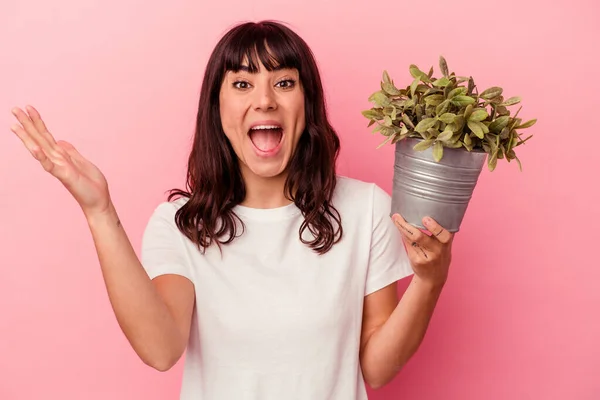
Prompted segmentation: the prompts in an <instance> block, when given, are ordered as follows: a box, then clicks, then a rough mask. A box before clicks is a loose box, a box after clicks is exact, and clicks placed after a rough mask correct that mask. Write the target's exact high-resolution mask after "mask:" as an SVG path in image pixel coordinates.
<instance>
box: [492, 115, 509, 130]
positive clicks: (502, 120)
mask: <svg viewBox="0 0 600 400" xmlns="http://www.w3.org/2000/svg"><path fill="white" fill-rule="evenodd" d="M509 120H510V117H509V116H508V115H503V116H501V117H499V118H498V119H496V120H494V121H492V123H491V124H490V125H489V128H490V131H492V132H494V133H500V132H502V129H504V128H506V126H507V125H508V122H509Z"/></svg>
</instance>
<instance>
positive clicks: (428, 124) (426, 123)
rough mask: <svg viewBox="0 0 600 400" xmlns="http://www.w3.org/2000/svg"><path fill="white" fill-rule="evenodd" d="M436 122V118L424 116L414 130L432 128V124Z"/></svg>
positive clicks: (422, 130) (420, 131) (421, 130)
mask: <svg viewBox="0 0 600 400" xmlns="http://www.w3.org/2000/svg"><path fill="white" fill-rule="evenodd" d="M436 122H437V119H436V118H424V119H422V120H421V121H419V123H418V124H417V126H415V131H417V132H419V133H423V132H425V131H426V130H427V129H429V128H433V126H434V125H435V123H436Z"/></svg>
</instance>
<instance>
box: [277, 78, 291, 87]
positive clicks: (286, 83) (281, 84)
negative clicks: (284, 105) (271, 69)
mask: <svg viewBox="0 0 600 400" xmlns="http://www.w3.org/2000/svg"><path fill="white" fill-rule="evenodd" d="M295 85H296V81H295V80H293V79H284V80H282V81H279V82H277V84H276V85H275V86H278V87H280V88H284V89H291V88H293V87H294V86H295Z"/></svg>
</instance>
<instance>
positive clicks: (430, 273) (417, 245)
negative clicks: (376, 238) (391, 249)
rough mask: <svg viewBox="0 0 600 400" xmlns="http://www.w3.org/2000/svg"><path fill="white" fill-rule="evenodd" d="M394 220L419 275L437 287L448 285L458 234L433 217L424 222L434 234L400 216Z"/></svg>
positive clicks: (396, 216)
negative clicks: (448, 229) (451, 231)
mask: <svg viewBox="0 0 600 400" xmlns="http://www.w3.org/2000/svg"><path fill="white" fill-rule="evenodd" d="M392 219H393V221H394V223H395V224H396V226H397V227H398V229H399V230H400V232H401V233H402V240H403V241H404V244H405V245H406V246H405V247H406V250H407V253H408V257H409V259H410V263H411V265H412V267H413V270H414V271H415V274H416V275H417V276H418V277H419V278H420V279H421V280H422V281H425V282H427V283H430V284H432V285H433V286H435V287H442V286H444V284H445V283H446V279H447V278H448V270H449V267H450V263H451V261H452V242H453V241H454V234H453V233H450V232H448V231H447V230H446V229H444V227H442V226H441V225H440V224H438V223H437V222H436V221H435V220H433V219H432V218H429V217H425V218H423V221H422V222H423V224H424V226H425V227H426V228H427V231H429V232H430V233H431V235H428V234H426V233H425V232H423V231H421V230H420V229H418V228H416V227H414V226H413V225H411V224H409V223H408V222H406V220H404V218H402V216H401V215H400V214H394V215H393V216H392Z"/></svg>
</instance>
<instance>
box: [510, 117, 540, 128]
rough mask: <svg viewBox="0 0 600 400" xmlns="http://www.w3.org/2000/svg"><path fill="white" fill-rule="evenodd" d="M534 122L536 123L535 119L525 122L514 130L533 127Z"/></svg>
mask: <svg viewBox="0 0 600 400" xmlns="http://www.w3.org/2000/svg"><path fill="white" fill-rule="evenodd" d="M536 122H537V119H531V120H529V121H527V122H525V123H524V124H521V125H519V126H517V127H516V128H515V129H525V128H529V127H531V126H533V125H535V123H536Z"/></svg>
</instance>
